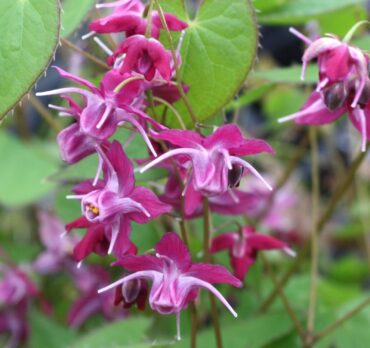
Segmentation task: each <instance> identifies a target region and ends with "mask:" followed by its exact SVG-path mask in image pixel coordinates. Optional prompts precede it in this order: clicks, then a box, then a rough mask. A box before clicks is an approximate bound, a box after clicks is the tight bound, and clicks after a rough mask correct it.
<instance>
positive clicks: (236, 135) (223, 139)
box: [204, 124, 245, 149]
mask: <svg viewBox="0 0 370 348" xmlns="http://www.w3.org/2000/svg"><path fill="white" fill-rule="evenodd" d="M244 141H245V140H244V137H243V134H242V132H241V130H240V128H239V127H238V126H237V125H235V124H227V125H224V126H221V127H219V128H217V130H216V131H215V132H214V133H213V134H211V135H210V136H208V137H207V138H205V140H204V147H205V148H207V149H212V148H214V147H220V148H224V149H228V148H230V147H238V146H239V145H241V144H243V142H244Z"/></svg>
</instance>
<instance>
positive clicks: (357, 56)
mask: <svg viewBox="0 0 370 348" xmlns="http://www.w3.org/2000/svg"><path fill="white" fill-rule="evenodd" d="M359 24H361V23H359ZM357 27H358V24H357V25H356V26H355V27H353V28H352V29H351V30H350V31H349V32H348V34H347V35H346V37H345V38H344V39H343V41H341V40H339V38H337V37H336V36H334V35H331V34H330V35H327V36H325V37H320V38H318V39H315V40H311V39H309V38H308V37H306V36H304V35H303V34H301V33H299V32H298V31H296V30H295V29H293V28H291V29H290V31H291V32H292V33H293V34H294V35H296V36H297V37H298V38H300V39H301V40H302V41H303V42H304V43H305V44H307V45H308V48H307V49H306V51H305V53H304V55H303V58H302V61H303V67H302V76H301V78H302V80H303V79H304V76H305V71H306V67H307V65H308V63H309V62H310V61H311V60H312V59H314V58H317V64H318V68H319V81H318V83H317V86H316V89H315V91H313V92H312V94H311V95H310V97H309V98H308V100H307V102H306V103H305V104H304V105H303V107H302V109H301V110H300V111H299V112H296V113H294V114H292V115H289V116H285V117H283V118H281V119H280V120H279V121H280V122H285V121H289V120H295V121H296V122H297V123H299V124H311V125H321V124H327V123H331V122H334V121H335V120H336V119H338V118H339V117H340V116H342V115H343V114H345V113H348V114H349V117H350V120H351V122H352V123H353V125H354V126H355V127H356V129H357V130H358V131H359V132H360V134H361V138H362V141H361V150H362V151H365V149H366V141H367V140H369V139H370V120H369V117H370V112H369V110H370V79H369V69H368V66H369V61H370V58H369V55H368V54H367V53H365V52H363V51H362V50H360V49H359V48H357V47H354V46H351V45H349V44H348V41H349V40H350V39H351V37H352V35H353V33H354V31H355V30H356V29H357Z"/></svg>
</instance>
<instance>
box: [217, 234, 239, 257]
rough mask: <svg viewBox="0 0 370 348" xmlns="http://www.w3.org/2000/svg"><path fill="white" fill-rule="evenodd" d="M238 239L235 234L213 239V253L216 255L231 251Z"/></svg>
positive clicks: (222, 235) (221, 235)
mask: <svg viewBox="0 0 370 348" xmlns="http://www.w3.org/2000/svg"><path fill="white" fill-rule="evenodd" d="M237 239H238V236H237V234H236V233H234V232H229V233H223V234H220V235H219V236H217V237H215V238H213V239H212V243H211V252H212V253H215V252H218V251H221V250H231V249H232V248H233V246H234V244H235V242H236V241H237Z"/></svg>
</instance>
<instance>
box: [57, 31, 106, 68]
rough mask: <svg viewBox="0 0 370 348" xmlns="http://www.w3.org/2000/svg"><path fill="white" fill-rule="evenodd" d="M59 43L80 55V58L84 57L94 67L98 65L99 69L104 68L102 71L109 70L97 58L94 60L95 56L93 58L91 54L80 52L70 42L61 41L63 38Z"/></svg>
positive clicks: (80, 50) (79, 49)
mask: <svg viewBox="0 0 370 348" xmlns="http://www.w3.org/2000/svg"><path fill="white" fill-rule="evenodd" d="M61 42H62V45H64V46H66V47H68V48H70V49H71V50H73V51H75V52H77V53H79V54H81V55H82V56H84V57H85V58H87V59H88V60H90V61H91V62H93V63H95V64H96V65H99V66H100V67H101V68H104V69H107V70H109V69H110V67H109V66H108V65H107V64H106V63H104V62H103V61H102V60H100V59H99V58H96V57H95V56H93V55H92V54H90V53H88V52H85V51H84V50H82V49H81V48H79V47H78V46H76V45H74V44H73V43H72V42H70V41H68V40H66V39H63V38H61Z"/></svg>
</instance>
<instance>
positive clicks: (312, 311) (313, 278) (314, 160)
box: [306, 127, 320, 347]
mask: <svg viewBox="0 0 370 348" xmlns="http://www.w3.org/2000/svg"><path fill="white" fill-rule="evenodd" d="M309 132H310V143H311V176H312V231H311V275H310V294H309V303H308V313H307V332H306V345H307V347H311V346H312V343H311V342H312V335H313V332H314V330H315V315H316V302H317V273H318V259H319V246H318V230H317V220H318V210H319V200H320V187H319V158H318V157H319V156H318V146H317V130H316V128H314V127H310V130H309Z"/></svg>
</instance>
